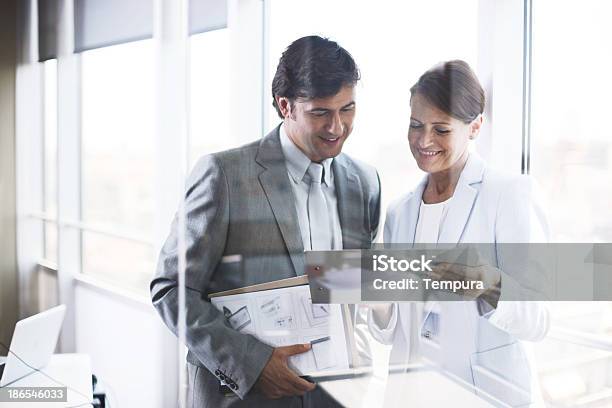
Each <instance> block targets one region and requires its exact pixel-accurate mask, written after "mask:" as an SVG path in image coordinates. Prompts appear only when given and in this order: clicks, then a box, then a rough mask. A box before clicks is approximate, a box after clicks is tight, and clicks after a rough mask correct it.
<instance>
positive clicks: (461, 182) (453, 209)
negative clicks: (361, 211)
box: [369, 61, 549, 406]
mask: <svg viewBox="0 0 612 408" xmlns="http://www.w3.org/2000/svg"><path fill="white" fill-rule="evenodd" d="M410 92H411V99H410V107H411V117H410V129H409V131H408V142H409V145H410V151H411V152H412V155H413V157H414V159H415V160H416V162H417V164H418V166H419V168H420V169H421V170H423V171H424V172H426V173H427V175H426V177H425V178H424V180H423V181H422V182H421V183H420V184H419V185H418V186H417V187H416V188H415V190H414V191H413V192H411V193H409V194H407V195H405V196H404V197H402V198H400V199H399V200H397V201H396V202H394V203H393V204H391V205H390V207H389V209H388V210H387V219H386V223H385V231H384V239H385V242H386V243H402V244H408V245H412V244H415V243H428V244H436V243H491V244H492V245H491V247H493V248H494V254H493V255H494V256H492V257H489V258H488V259H489V263H490V264H491V265H492V266H491V268H489V272H490V271H497V272H498V273H497V275H495V274H493V275H492V274H490V273H489V274H487V275H486V277H485V276H484V274H481V275H480V276H471V277H472V278H483V279H484V278H486V279H485V280H488V281H489V283H491V284H493V285H494V286H495V285H497V286H498V287H499V286H501V293H502V296H501V300H500V301H499V302H497V301H488V302H485V301H483V300H482V298H480V299H478V300H474V301H457V302H433V303H432V302H429V303H428V304H423V303H416V302H413V303H399V304H396V305H393V306H383V307H373V308H372V309H371V313H370V315H369V325H370V328H371V332H372V334H373V336H374V337H375V338H376V339H377V340H378V341H381V342H383V343H385V344H393V352H392V355H395V356H396V357H397V356H400V357H407V356H409V355H410V356H415V355H419V356H423V357H426V358H428V359H429V360H431V361H433V362H434V363H435V364H437V365H439V366H441V368H443V369H444V370H445V371H447V372H448V373H450V374H452V375H455V376H457V377H459V378H460V379H462V380H464V381H466V382H467V383H469V384H472V385H474V386H476V387H477V389H479V392H482V391H484V393H487V394H489V395H491V396H493V397H494V398H495V399H498V400H501V401H502V402H503V403H504V404H508V405H512V406H519V405H525V404H530V403H532V402H534V401H535V400H537V399H538V398H537V394H538V392H537V390H536V389H535V388H534V387H535V384H536V382H535V379H536V376H535V373H534V372H533V371H532V369H533V367H532V366H531V364H530V363H529V359H528V358H527V357H526V355H527V354H526V352H525V350H524V345H523V344H522V342H521V341H520V340H529V341H537V340H540V339H541V338H543V337H544V336H545V334H546V332H547V330H548V325H549V317H548V312H547V310H546V309H545V307H543V305H542V304H540V303H538V302H510V301H504V300H503V299H504V290H505V289H507V288H509V287H510V285H517V284H518V285H520V283H519V282H523V281H524V280H523V278H524V276H521V272H520V271H509V270H506V269H505V268H504V267H501V265H500V263H499V259H500V251H502V246H501V245H498V244H500V243H521V242H523V243H527V242H544V241H546V240H547V227H546V222H545V220H544V217H543V215H542V212H541V211H540V210H539V207H538V206H537V205H536V203H535V200H534V199H533V198H534V197H533V191H532V183H531V181H530V179H529V178H528V177H527V176H509V175H503V174H500V173H498V172H496V171H494V170H492V169H490V168H489V167H487V166H486V164H485V162H484V161H483V160H482V159H481V158H480V157H479V156H478V155H477V154H475V153H472V152H470V149H469V145H470V141H471V140H473V139H475V138H476V137H477V136H478V134H479V132H480V129H481V128H482V124H483V115H482V114H483V110H484V106H485V95H484V91H483V89H482V86H481V85H480V83H479V81H478V79H477V78H476V75H475V74H474V72H473V71H472V70H471V69H470V67H469V66H468V64H466V63H465V62H463V61H448V62H445V63H442V64H440V65H437V66H435V67H433V68H431V69H430V70H429V71H427V72H425V73H424V74H423V75H422V76H421V77H420V78H419V80H418V81H417V83H416V84H415V85H414V86H413V87H412V88H411V90H410ZM498 268H499V269H502V271H501V272H500V270H499V269H498ZM472 272H474V271H472ZM481 272H482V271H481ZM476 273H477V275H478V271H476ZM492 276H493V278H491V277H492ZM517 287H518V286H517ZM496 300H499V297H497V298H496ZM400 359H401V358H400ZM397 360H398V359H397V358H395V361H397Z"/></svg>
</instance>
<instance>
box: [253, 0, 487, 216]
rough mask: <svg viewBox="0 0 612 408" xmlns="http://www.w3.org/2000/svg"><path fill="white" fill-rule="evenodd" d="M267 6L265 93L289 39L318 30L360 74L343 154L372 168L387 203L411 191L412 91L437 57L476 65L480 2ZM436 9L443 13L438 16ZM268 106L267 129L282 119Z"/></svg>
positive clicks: (318, 1) (414, 175) (415, 172)
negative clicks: (345, 52) (346, 53)
mask: <svg viewBox="0 0 612 408" xmlns="http://www.w3.org/2000/svg"><path fill="white" fill-rule="evenodd" d="M270 3H271V5H270V28H269V39H270V42H269V50H268V53H267V54H268V55H269V60H268V62H267V66H268V72H267V78H268V80H267V82H266V84H265V89H264V91H265V92H269V91H268V90H269V89H270V86H271V83H272V78H273V77H274V72H275V70H276V66H277V64H278V58H279V56H280V55H281V53H282V52H283V50H284V49H285V48H286V47H287V46H288V45H289V44H290V43H291V41H293V40H295V39H297V38H299V37H302V36H305V35H313V34H317V35H321V36H323V37H329V38H330V39H332V40H335V41H338V43H339V44H340V45H341V46H343V47H344V48H346V49H347V50H348V51H349V52H350V53H351V54H352V55H353V57H354V58H355V61H356V62H357V65H358V66H359V68H360V71H361V77H362V79H361V81H360V84H359V85H358V88H357V115H356V119H355V126H354V130H353V133H352V134H351V136H350V138H349V140H348V141H347V143H346V145H345V148H344V151H345V152H347V153H349V154H353V155H354V156H355V157H359V158H360V159H362V160H364V161H366V162H367V163H370V164H372V165H373V166H375V167H376V168H377V170H378V172H379V174H380V175H381V183H382V185H383V189H384V194H383V200H384V201H385V202H383V208H386V206H387V205H388V204H389V202H390V200H393V199H395V198H397V197H399V196H401V195H403V194H406V193H407V192H409V191H410V190H411V189H412V188H414V186H415V185H416V184H417V183H418V182H419V181H420V179H421V178H422V177H423V173H422V172H421V171H420V170H419V169H418V167H417V166H416V164H415V162H414V160H413V158H412V154H411V153H410V149H409V147H408V142H407V139H406V137H407V134H408V123H409V117H410V106H409V99H410V92H409V89H410V87H411V86H412V85H413V84H414V83H415V82H416V81H417V79H418V78H419V76H420V75H421V74H422V73H423V72H425V71H426V70H427V69H428V68H430V67H431V66H433V65H434V64H436V63H438V62H441V61H445V60H450V59H456V58H459V59H463V60H465V61H466V62H468V63H469V64H470V65H471V66H472V68H473V69H476V64H477V53H478V1H476V0H469V1H462V2H457V1H452V0H450V1H449V0H444V1H420V2H396V3H388V4H389V5H388V6H379V7H372V4H371V3H367V2H365V3H360V2H354V1H350V0H344V1H334V2H329V1H325V0H314V1H309V2H303V1H297V0H273V1H271V2H270ZM391 5H392V6H391ZM441 9H443V10H445V12H444V13H438V12H437V10H441ZM322 10H325V12H322ZM295 16H299V18H296V17H295ZM432 16H435V23H434V22H433V21H432ZM381 22H384V23H381ZM271 103H272V101H271V100H267V101H265V106H268V107H269V114H268V125H267V128H268V129H271V128H272V127H274V126H276V125H277V124H278V123H279V122H280V119H279V117H278V116H277V114H276V111H275V110H274V108H273V107H272V106H271Z"/></svg>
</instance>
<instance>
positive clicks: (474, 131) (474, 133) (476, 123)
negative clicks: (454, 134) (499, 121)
mask: <svg viewBox="0 0 612 408" xmlns="http://www.w3.org/2000/svg"><path fill="white" fill-rule="evenodd" d="M483 121H484V119H483V117H482V113H481V114H480V115H478V116H476V119H474V120H473V121H472V123H470V139H472V140H473V139H476V138H477V137H478V134H479V133H480V129H481V128H482V123H483Z"/></svg>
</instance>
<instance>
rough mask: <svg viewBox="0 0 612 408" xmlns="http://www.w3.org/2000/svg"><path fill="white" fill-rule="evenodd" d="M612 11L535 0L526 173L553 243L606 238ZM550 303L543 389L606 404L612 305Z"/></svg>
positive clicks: (609, 234)
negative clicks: (535, 185)
mask: <svg viewBox="0 0 612 408" xmlns="http://www.w3.org/2000/svg"><path fill="white" fill-rule="evenodd" d="M611 11H612V10H611V8H610V4H609V2H605V1H594V0H589V1H585V2H581V3H580V4H579V5H577V4H576V3H575V2H570V1H567V0H564V1H556V2H554V3H551V2H545V1H539V0H534V1H533V31H532V39H533V40H532V41H533V49H532V54H533V57H532V64H533V68H532V81H531V82H532V111H531V118H532V129H531V155H530V156H531V173H532V174H533V175H534V176H535V178H536V179H537V180H538V182H539V184H540V186H541V188H542V190H543V192H544V196H545V197H544V198H545V199H547V201H548V204H549V205H548V206H547V208H548V216H549V219H550V222H551V227H552V228H551V229H552V232H553V237H552V238H553V240H554V241H557V242H610V240H612V219H611V218H610V208H611V207H612V183H610V180H612V130H610V128H609V127H608V126H607V118H608V117H609V101H608V98H609V97H608V95H610V93H612V79H611V78H610V74H609V73H610V72H611V71H612V51H611V49H610V44H609V38H611V37H612V27H611V26H610V24H609V22H608V18H607V16H609V15H610V12H611ZM573 26H575V27H580V28H579V29H569V27H573ZM549 307H550V310H551V313H552V316H553V324H552V328H551V334H550V335H549V337H550V339H547V340H546V341H544V342H542V343H538V344H536V350H537V352H536V356H537V357H538V366H539V367H538V368H539V371H540V379H541V383H542V387H543V391H544V395H545V397H546V398H547V399H548V400H549V401H550V402H551V403H553V404H555V405H563V406H579V405H584V406H587V405H588V406H604V405H609V401H610V395H611V394H610V388H609V384H610V381H611V380H612V377H611V376H610V372H609V370H608V367H609V365H610V362H611V361H612V346H611V342H610V339H612V337H611V336H612V304H611V303H609V302H554V303H551V304H550V305H549Z"/></svg>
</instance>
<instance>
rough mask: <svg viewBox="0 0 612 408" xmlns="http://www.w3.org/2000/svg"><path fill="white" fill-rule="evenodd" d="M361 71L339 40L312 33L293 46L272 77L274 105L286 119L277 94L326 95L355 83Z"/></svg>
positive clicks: (294, 96) (308, 96) (314, 96)
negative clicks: (339, 43) (277, 99)
mask: <svg viewBox="0 0 612 408" xmlns="http://www.w3.org/2000/svg"><path fill="white" fill-rule="evenodd" d="M359 78H360V74H359V68H358V67H357V64H355V60H353V57H352V56H351V54H349V52H348V51H347V50H345V49H344V48H342V47H341V46H339V45H338V43H336V42H335V41H331V40H329V39H327V38H323V37H319V36H316V35H311V36H308V37H302V38H299V39H297V40H295V41H294V42H292V43H291V45H289V47H287V49H286V50H285V52H283V55H282V56H281V58H280V61H279V62H278V67H277V68H276V74H275V75H274V79H273V80H272V105H273V106H274V108H275V109H276V112H277V113H278V116H280V117H281V118H283V115H282V114H281V112H280V109H279V107H278V105H277V103H276V97H277V96H280V97H285V98H288V99H289V100H290V101H291V102H293V101H294V100H295V99H296V98H305V99H313V98H325V97H328V96H332V95H335V94H337V93H338V92H339V91H340V89H341V88H342V87H344V86H347V85H348V86H353V85H355V84H356V83H357V81H359Z"/></svg>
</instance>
